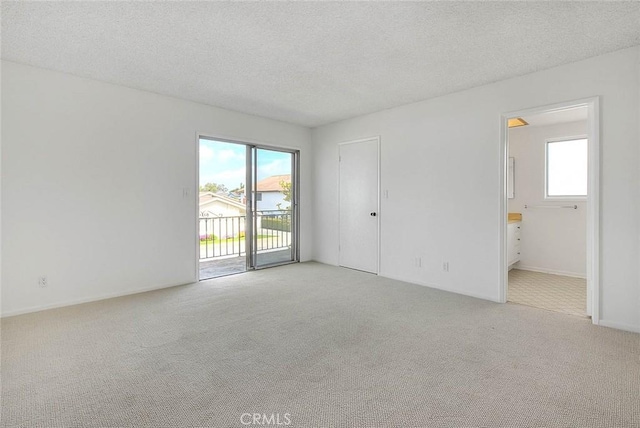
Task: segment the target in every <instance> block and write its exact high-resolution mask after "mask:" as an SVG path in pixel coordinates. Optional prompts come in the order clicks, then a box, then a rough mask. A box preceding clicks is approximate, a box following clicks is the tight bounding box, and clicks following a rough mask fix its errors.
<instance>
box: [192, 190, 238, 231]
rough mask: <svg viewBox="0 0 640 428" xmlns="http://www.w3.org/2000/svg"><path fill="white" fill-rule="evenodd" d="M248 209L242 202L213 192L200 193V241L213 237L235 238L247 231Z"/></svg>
mask: <svg viewBox="0 0 640 428" xmlns="http://www.w3.org/2000/svg"><path fill="white" fill-rule="evenodd" d="M246 214H247V212H246V207H245V205H244V204H243V203H240V201H238V200H235V199H232V198H230V197H228V196H224V195H221V194H218V193H213V192H200V195H199V206H198V216H199V217H200V221H199V233H200V239H201V240H202V239H207V238H209V237H210V236H211V235H215V236H217V237H218V238H219V239H224V238H234V237H237V236H239V234H240V233H241V232H244V230H245V221H246Z"/></svg>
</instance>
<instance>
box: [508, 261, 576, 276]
mask: <svg viewBox="0 0 640 428" xmlns="http://www.w3.org/2000/svg"><path fill="white" fill-rule="evenodd" d="M513 269H519V270H528V271H531V272H541V273H548V274H550V275H562V276H570V277H572V278H582V279H586V278H587V276H586V275H585V274H583V273H577V272H567V271H563V270H553V269H547V268H541V267H535V266H527V265H521V264H515V265H514V266H513Z"/></svg>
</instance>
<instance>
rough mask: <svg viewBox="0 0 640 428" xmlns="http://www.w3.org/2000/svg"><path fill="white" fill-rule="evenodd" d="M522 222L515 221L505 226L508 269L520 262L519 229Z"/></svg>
mask: <svg viewBox="0 0 640 428" xmlns="http://www.w3.org/2000/svg"><path fill="white" fill-rule="evenodd" d="M521 227H522V222H520V221H515V222H511V223H509V224H507V260H508V265H509V269H511V268H512V267H513V264H514V263H517V262H519V261H520V229H521Z"/></svg>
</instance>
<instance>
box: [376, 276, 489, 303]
mask: <svg viewBox="0 0 640 428" xmlns="http://www.w3.org/2000/svg"><path fill="white" fill-rule="evenodd" d="M378 276H380V277H383V278H389V279H393V280H395V281H402V282H407V283H409V284H415V285H420V286H423V287H429V288H435V289H436V290H442V291H447V292H449V293H454V294H460V295H463V296H469V297H474V298H476V299H482V300H489V301H490V302H496V303H501V302H500V299H499V298H494V297H491V296H487V295H484V294H478V293H469V292H467V291H462V290H457V289H455V288H451V287H446V286H442V285H438V284H431V283H427V282H423V281H415V280H413V279H408V278H402V277H399V276H395V275H388V274H386V273H380V274H378Z"/></svg>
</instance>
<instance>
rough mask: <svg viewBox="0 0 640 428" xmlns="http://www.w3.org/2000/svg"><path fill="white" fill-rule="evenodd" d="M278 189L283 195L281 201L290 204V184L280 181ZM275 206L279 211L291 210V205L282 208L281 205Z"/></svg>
mask: <svg viewBox="0 0 640 428" xmlns="http://www.w3.org/2000/svg"><path fill="white" fill-rule="evenodd" d="M280 187H281V188H282V194H283V195H284V197H283V198H282V200H283V201H285V202H291V182H290V181H284V180H282V181H280ZM276 206H277V207H278V209H279V210H288V209H289V208H291V204H289V205H287V206H286V207H284V208H282V204H281V203H279V204H276Z"/></svg>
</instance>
